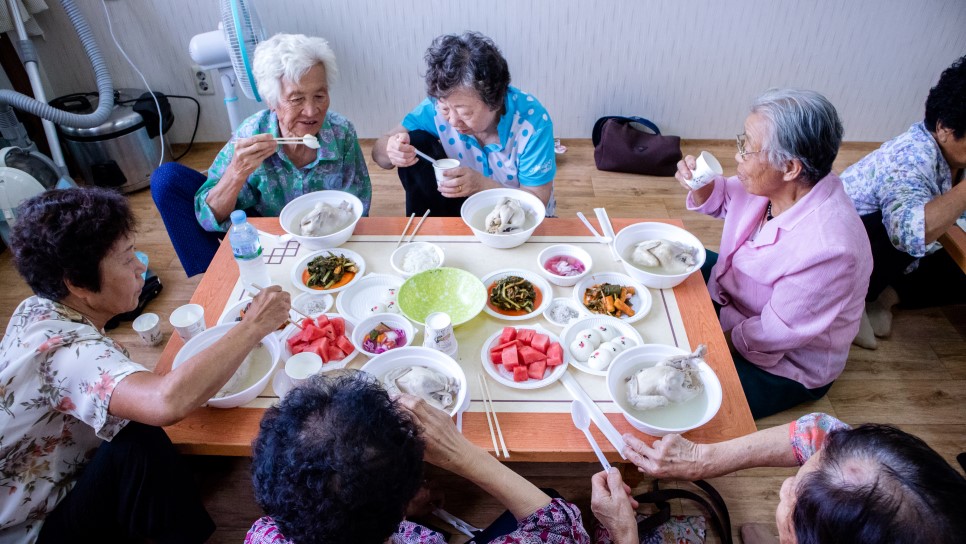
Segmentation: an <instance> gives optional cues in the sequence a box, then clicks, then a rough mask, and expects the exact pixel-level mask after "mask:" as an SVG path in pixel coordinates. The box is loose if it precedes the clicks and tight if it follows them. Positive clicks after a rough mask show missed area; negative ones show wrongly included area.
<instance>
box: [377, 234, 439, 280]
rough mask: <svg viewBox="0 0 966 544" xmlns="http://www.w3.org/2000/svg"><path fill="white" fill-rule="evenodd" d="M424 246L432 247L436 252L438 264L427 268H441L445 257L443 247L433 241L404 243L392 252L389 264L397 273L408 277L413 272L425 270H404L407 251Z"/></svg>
mask: <svg viewBox="0 0 966 544" xmlns="http://www.w3.org/2000/svg"><path fill="white" fill-rule="evenodd" d="M422 248H431V249H432V250H433V251H435V252H436V266H431V267H429V268H426V269H425V270H429V269H430V268H439V267H441V266H443V258H444V257H445V255H444V253H443V248H441V247H439V246H438V245H436V244H434V243H431V242H410V243H408V244H403V245H401V246H399V247H398V248H396V250H395V251H393V252H392V255H390V256H389V264H390V265H391V266H392V269H393V270H394V271H395V272H396V274H399V275H400V276H402V277H403V278H408V277H410V276H412V275H413V274H418V273H420V272H422V271H423V270H416V271H414V272H406V271H405V270H403V267H402V263H403V257H405V256H406V254H407V253H409V252H410V251H412V250H414V249H422Z"/></svg>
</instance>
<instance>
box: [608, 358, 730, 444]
mask: <svg viewBox="0 0 966 544" xmlns="http://www.w3.org/2000/svg"><path fill="white" fill-rule="evenodd" d="M687 354H688V352H686V351H684V350H682V349H679V348H676V347H674V346H665V345H661V344H644V345H643V346H636V347H633V348H628V349H626V350H624V351H622V352H620V353H618V354H617V356H616V357H614V362H612V363H611V365H610V368H609V369H608V370H607V390H608V392H610V398H611V400H613V401H614V404H616V405H617V407H618V408H620V411H621V413H623V414H624V419H626V420H627V422H628V423H630V424H631V425H632V426H633V427H634V428H635V429H637V430H639V431H642V432H645V433H647V434H649V435H651V436H664V435H666V434H670V433H684V432H687V431H690V430H693V429H697V428H698V427H700V426H702V425H704V424H705V423H707V422H709V421H711V418H713V417H714V416H715V414H717V413H718V410H719V409H720V408H721V382H720V381H719V380H718V376H717V375H716V374H715V373H714V370H711V367H710V366H708V364H707V363H701V364H700V365H699V368H700V370H701V381H702V382H703V383H704V391H703V392H702V393H701V396H699V397H697V398H694V399H691V400H689V401H687V402H685V403H682V404H680V405H675V404H671V405H669V406H665V407H663V408H656V409H654V410H648V411H641V410H636V409H633V408H632V407H631V406H630V404H629V403H628V402H627V389H626V387H627V386H626V381H627V378H629V377H630V376H631V375H633V374H634V373H636V372H637V371H639V370H641V369H642V368H647V367H652V366H654V365H656V364H657V363H658V362H660V361H662V360H664V359H666V358H668V357H673V356H675V355H687ZM702 397H703V398H702ZM695 402H697V403H699V405H698V406H699V407H700V406H701V405H703V406H704V409H703V410H700V411H698V412H693V413H692V414H691V417H690V419H688V417H687V416H686V415H683V416H679V415H678V414H687V413H688V412H689V411H690V410H687V408H688V406H687V405H691V404H692V403H695ZM691 408H693V406H691ZM682 417H683V418H684V419H685V420H682V421H680V422H679V423H678V424H668V423H667V421H668V420H672V419H680V418H682Z"/></svg>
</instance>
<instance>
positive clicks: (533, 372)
mask: <svg viewBox="0 0 966 544" xmlns="http://www.w3.org/2000/svg"><path fill="white" fill-rule="evenodd" d="M546 371H547V363H546V362H545V361H537V362H535V363H531V364H530V366H528V367H527V376H530V377H531V378H533V379H534V380H542V379H543V375H544V373H546Z"/></svg>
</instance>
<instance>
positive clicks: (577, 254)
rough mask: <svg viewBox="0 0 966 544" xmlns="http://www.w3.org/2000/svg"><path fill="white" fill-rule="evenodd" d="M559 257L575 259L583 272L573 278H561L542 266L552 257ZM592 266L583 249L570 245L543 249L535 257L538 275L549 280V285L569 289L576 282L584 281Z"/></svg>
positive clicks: (588, 254) (591, 261) (588, 256)
mask: <svg viewBox="0 0 966 544" xmlns="http://www.w3.org/2000/svg"><path fill="white" fill-rule="evenodd" d="M559 256H566V257H573V258H575V259H577V260H578V261H580V262H581V263H582V264H583V265H584V271H583V272H581V273H580V274H577V275H575V276H561V275H559V274H554V273H553V272H551V271H549V270H547V267H546V266H544V265H545V264H546V262H547V261H549V260H550V259H552V258H554V257H559ZM593 266H594V260H593V259H592V258H591V257H590V253H587V252H586V251H584V250H583V249H580V248H579V247H577V246H572V245H570V244H557V245H553V246H550V247H548V248H546V249H544V250H543V251H541V252H540V254H539V255H537V268H538V270H540V274H542V275H543V277H545V278H547V279H548V280H550V283H552V284H554V285H559V286H561V287H570V286H572V285H574V284H576V283H577V282H578V281H580V280H582V279H584V277H586V276H587V274H590V269H591V267H593Z"/></svg>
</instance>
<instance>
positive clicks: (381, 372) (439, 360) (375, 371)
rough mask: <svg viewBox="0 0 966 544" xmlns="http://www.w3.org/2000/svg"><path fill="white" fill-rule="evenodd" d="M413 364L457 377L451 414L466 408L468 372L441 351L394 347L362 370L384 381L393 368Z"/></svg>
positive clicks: (372, 360) (375, 358) (420, 347)
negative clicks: (458, 386)
mask: <svg viewBox="0 0 966 544" xmlns="http://www.w3.org/2000/svg"><path fill="white" fill-rule="evenodd" d="M413 366H424V367H426V368H428V369H430V370H435V371H436V372H439V373H441V374H444V375H446V376H450V377H452V378H455V379H456V380H457V381H458V382H459V384H460V392H459V393H458V394H457V397H456V402H454V403H453V406H452V407H451V408H450V410H449V415H451V416H455V415H456V413H457V412H459V411H460V410H461V409H465V407H464V406H463V405H464V404H466V397H467V395H468V394H469V384H468V383H467V380H466V373H465V372H463V367H461V366H460V365H459V363H457V362H456V361H454V360H453V359H452V358H451V357H450V356H448V355H446V354H445V353H443V352H441V351H436V350H435V349H431V348H425V347H423V346H406V347H404V348H398V349H392V350H389V351H387V352H385V353H382V354H379V355H376V356H375V357H373V358H372V359H370V360H369V362H368V363H366V364H364V365H362V368H361V370H362V371H363V372H368V373H369V374H371V375H373V376H375V377H376V379H378V380H379V381H380V382H382V379H383V378H384V377H385V376H386V374H388V373H389V372H390V371H391V370H395V369H397V368H408V367H413Z"/></svg>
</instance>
